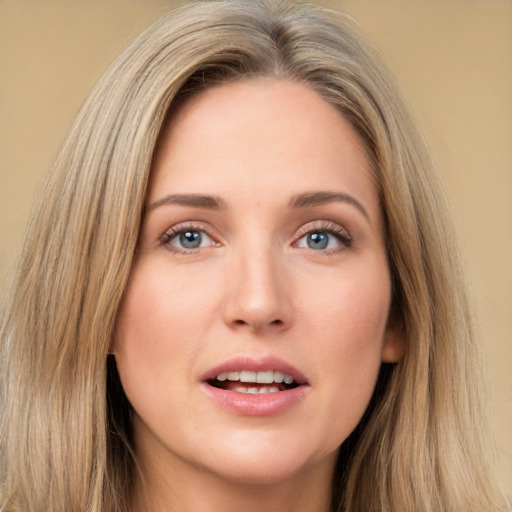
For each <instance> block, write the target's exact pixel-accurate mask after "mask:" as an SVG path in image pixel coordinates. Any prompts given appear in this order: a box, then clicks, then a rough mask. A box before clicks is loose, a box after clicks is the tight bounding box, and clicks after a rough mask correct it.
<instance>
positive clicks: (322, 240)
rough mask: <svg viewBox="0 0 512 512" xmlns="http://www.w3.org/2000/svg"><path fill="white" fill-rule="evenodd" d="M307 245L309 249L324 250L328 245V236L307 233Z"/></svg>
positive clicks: (319, 233)
mask: <svg viewBox="0 0 512 512" xmlns="http://www.w3.org/2000/svg"><path fill="white" fill-rule="evenodd" d="M307 243H308V247H309V248H310V249H325V248H326V247H327V245H328V244H329V236H328V235H327V233H322V232H317V233H309V235H308V239H307Z"/></svg>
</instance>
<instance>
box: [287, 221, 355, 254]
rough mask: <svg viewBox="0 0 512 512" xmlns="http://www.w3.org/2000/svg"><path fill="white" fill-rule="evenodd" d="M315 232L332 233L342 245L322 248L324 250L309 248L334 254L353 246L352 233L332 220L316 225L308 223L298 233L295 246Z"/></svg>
mask: <svg viewBox="0 0 512 512" xmlns="http://www.w3.org/2000/svg"><path fill="white" fill-rule="evenodd" d="M313 233H326V234H328V235H331V236H333V237H335V238H336V240H337V241H338V242H339V243H340V244H341V245H342V247H340V248H335V249H322V250H316V249H312V248H309V249H310V250H312V251H315V252H320V253H323V254H333V253H337V252H340V251H342V250H343V249H345V248H349V247H352V245H353V239H352V237H351V235H350V233H349V232H348V231H347V230H346V229H345V228H342V227H341V226H339V225H338V224H334V223H332V222H324V221H321V222H319V223H318V224H314V225H311V224H310V225H307V226H305V227H304V228H302V229H301V230H300V231H299V233H298V235H297V239H296V241H295V242H294V244H293V245H294V246H296V247H297V246H298V243H299V242H300V241H301V240H302V239H303V238H304V237H306V236H307V235H311V234H313Z"/></svg>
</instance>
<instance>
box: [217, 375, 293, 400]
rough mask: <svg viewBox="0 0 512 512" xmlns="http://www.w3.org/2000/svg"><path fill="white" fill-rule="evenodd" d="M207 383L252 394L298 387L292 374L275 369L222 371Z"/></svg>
mask: <svg viewBox="0 0 512 512" xmlns="http://www.w3.org/2000/svg"><path fill="white" fill-rule="evenodd" d="M207 383H208V384H209V385H210V386H213V387H215V388H219V389H224V390H226V391H234V392H236V393H246V394H251V395H258V394H265V393H278V392H280V391H287V390H290V389H294V388H296V387H298V386H299V385H300V384H299V383H297V382H295V380H294V379H293V377H292V376H291V375H288V374H286V373H283V372H279V371H274V370H265V371H258V372H253V371H248V370H240V371H234V372H222V373H219V374H218V375H217V376H216V377H215V378H213V379H208V380H207Z"/></svg>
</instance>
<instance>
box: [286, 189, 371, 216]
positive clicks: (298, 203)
mask: <svg viewBox="0 0 512 512" xmlns="http://www.w3.org/2000/svg"><path fill="white" fill-rule="evenodd" d="M335 201H340V202H343V203H348V204H351V205H352V206H355V207H356V208H357V209H358V210H359V211H360V212H361V213H362V214H363V215H364V217H365V218H366V219H367V220H368V221H369V220H370V216H369V215H368V212H367V211H366V209H365V207H364V206H363V205H362V204H361V203H360V202H359V201H358V200H357V199H356V198H355V197H352V196H351V195H348V194H345V193H343V192H308V193H305V194H299V195H296V196H293V197H292V199H291V201H290V206H291V207H292V208H308V207H309V206H317V205H322V204H326V203H332V202H335Z"/></svg>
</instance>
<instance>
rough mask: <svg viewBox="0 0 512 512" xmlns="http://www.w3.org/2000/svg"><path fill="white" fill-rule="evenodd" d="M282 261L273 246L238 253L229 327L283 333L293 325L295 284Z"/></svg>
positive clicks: (230, 281)
mask: <svg viewBox="0 0 512 512" xmlns="http://www.w3.org/2000/svg"><path fill="white" fill-rule="evenodd" d="M278 260H279V256H278V255H275V254H273V252H272V251H271V250H270V249H267V250H253V251H251V250H246V251H243V250H241V251H240V253H239V254H236V256H234V261H232V262H231V263H232V264H231V268H230V271H229V275H228V284H227V297H226V302H225V304H224V311H223V314H224V321H225V323H226V325H228V327H230V328H231V329H247V330H249V331H251V332H253V333H255V334H267V333H270V332H274V333H275V332H281V331H284V330H286V329H288V328H289V327H290V325H291V323H292V304H291V301H290V293H291V283H290V282H289V280H288V279H287V272H286V271H284V270H285V269H284V268H282V267H283V265H282V264H281V265H280V264H279V261H278Z"/></svg>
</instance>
